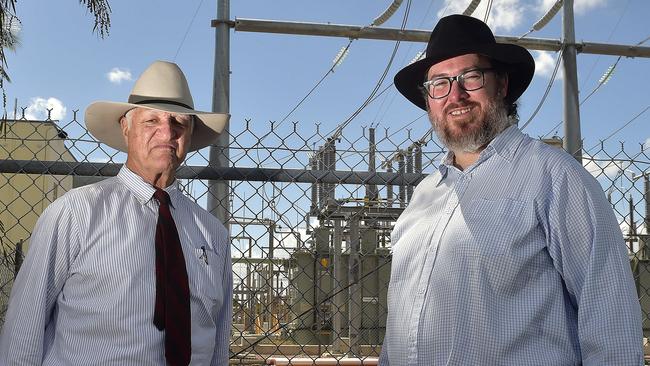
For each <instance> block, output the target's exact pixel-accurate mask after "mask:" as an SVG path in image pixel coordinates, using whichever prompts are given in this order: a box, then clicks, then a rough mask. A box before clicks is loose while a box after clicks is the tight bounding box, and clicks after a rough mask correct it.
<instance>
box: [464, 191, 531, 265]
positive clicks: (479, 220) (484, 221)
mask: <svg viewBox="0 0 650 366" xmlns="http://www.w3.org/2000/svg"><path fill="white" fill-rule="evenodd" d="M467 211H468V212H467V214H466V218H465V223H466V225H467V229H468V231H469V235H470V236H471V240H472V241H473V242H474V245H476V247H477V248H476V249H477V250H478V251H479V253H480V254H482V255H488V256H491V255H505V254H506V253H507V252H508V251H509V250H511V249H513V248H512V245H513V244H514V243H516V242H517V241H518V240H519V239H521V237H522V236H523V235H525V232H526V231H527V227H528V226H530V224H529V223H527V221H529V220H528V219H529V218H528V217H527V215H526V213H525V204H524V202H521V201H516V200H512V199H500V200H487V199H483V198H481V199H477V200H474V201H472V202H471V203H470V206H469V208H468V210H467Z"/></svg>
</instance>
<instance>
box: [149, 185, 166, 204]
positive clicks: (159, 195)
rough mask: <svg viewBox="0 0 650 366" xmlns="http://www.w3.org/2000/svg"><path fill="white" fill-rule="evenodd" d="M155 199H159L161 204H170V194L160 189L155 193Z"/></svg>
mask: <svg viewBox="0 0 650 366" xmlns="http://www.w3.org/2000/svg"><path fill="white" fill-rule="evenodd" d="M153 198H155V199H157V200H158V202H160V203H161V204H169V193H167V192H165V191H163V190H162V189H160V188H156V191H155V192H154V193H153Z"/></svg>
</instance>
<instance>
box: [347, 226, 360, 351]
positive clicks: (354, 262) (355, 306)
mask: <svg viewBox="0 0 650 366" xmlns="http://www.w3.org/2000/svg"><path fill="white" fill-rule="evenodd" d="M348 224H349V225H350V231H349V235H350V237H349V239H350V240H349V242H348V252H349V253H350V256H349V258H348V285H349V286H350V287H349V288H348V337H349V338H350V352H351V353H352V354H353V355H354V356H357V355H359V343H360V342H359V338H360V335H361V334H360V332H361V301H362V296H361V286H360V285H359V277H360V273H361V268H360V266H361V263H360V261H359V218H358V217H357V216H352V217H351V218H350V221H349V222H348Z"/></svg>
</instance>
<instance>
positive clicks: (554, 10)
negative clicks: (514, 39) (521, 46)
mask: <svg viewBox="0 0 650 366" xmlns="http://www.w3.org/2000/svg"><path fill="white" fill-rule="evenodd" d="M563 4H564V0H557V1H556V2H555V4H553V6H552V7H551V8H550V9H548V11H547V12H546V14H544V16H543V17H541V18H540V19H539V20H538V21H537V22H536V23H535V24H533V27H532V28H531V29H530V30H529V31H528V32H526V33H525V34H524V35H522V36H521V37H519V39H521V38H524V37H526V36H527V35H529V34H531V33H532V32H535V31H539V30H541V29H542V28H544V27H545V26H546V25H547V24H548V23H549V22H550V21H551V19H553V18H554V17H555V15H557V13H558V11H560V9H561V8H562V5H563Z"/></svg>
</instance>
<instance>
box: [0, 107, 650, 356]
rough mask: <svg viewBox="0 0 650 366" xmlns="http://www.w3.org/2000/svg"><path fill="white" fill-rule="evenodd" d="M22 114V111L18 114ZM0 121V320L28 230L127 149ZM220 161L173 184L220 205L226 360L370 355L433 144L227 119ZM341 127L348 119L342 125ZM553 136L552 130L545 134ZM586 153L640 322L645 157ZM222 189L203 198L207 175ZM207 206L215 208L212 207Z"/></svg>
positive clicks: (184, 172) (74, 130)
mask: <svg viewBox="0 0 650 366" xmlns="http://www.w3.org/2000/svg"><path fill="white" fill-rule="evenodd" d="M23 115H24V113H23ZM79 120H80V118H78V117H77V113H76V111H75V112H74V116H73V118H72V121H70V122H68V123H60V122H55V121H51V120H49V119H48V120H45V121H30V120H26V119H25V118H24V117H23V118H18V119H17V120H5V121H2V125H1V126H0V174H1V175H0V230H1V232H0V235H1V236H0V248H1V252H0V325H2V323H3V319H4V314H5V312H6V303H7V300H8V297H9V293H10V290H11V286H12V283H13V278H14V276H15V273H16V272H17V270H18V268H19V267H20V264H21V261H22V258H23V255H24V254H23V252H24V251H26V250H28V246H29V245H28V243H29V237H30V233H31V230H32V228H33V226H34V224H35V222H36V219H37V218H38V216H39V215H40V214H41V213H42V211H43V209H44V208H45V207H47V205H48V204H49V203H51V202H52V201H53V200H55V199H56V198H57V197H60V196H61V195H62V194H63V193H65V192H66V191H68V190H69V189H71V188H73V187H78V186H82V185H85V184H89V183H93V182H96V181H98V180H100V179H102V177H105V176H111V175H115V174H117V172H118V170H119V166H120V165H119V164H121V163H123V162H124V161H125V158H126V156H125V154H123V153H120V152H117V151H115V150H112V149H110V148H108V147H106V146H105V145H101V144H99V143H97V142H96V141H95V140H94V139H93V138H92V137H91V136H90V135H89V134H88V133H87V131H86V130H85V128H84V126H83V123H81V122H79ZM231 126H232V127H231V131H230V132H229V134H230V141H231V145H230V147H229V149H228V150H227V152H226V153H224V152H223V151H221V153H224V156H225V157H227V158H228V159H229V162H230V163H229V166H227V167H217V166H212V165H211V164H210V155H211V154H212V155H213V160H212V161H214V154H215V151H216V153H217V154H218V153H220V152H219V151H218V150H216V149H215V151H212V153H211V152H210V151H208V149H204V150H201V151H198V152H195V153H192V154H190V155H189V156H188V158H187V159H186V162H185V165H183V166H182V167H181V168H179V171H178V177H180V182H181V188H182V189H183V190H184V191H185V193H186V194H187V195H188V196H190V197H191V198H193V199H194V200H195V201H196V202H198V203H199V204H200V205H201V206H203V207H208V206H210V205H213V206H214V205H215V202H216V204H217V205H218V204H222V205H224V206H225V207H227V211H228V212H229V216H228V218H227V226H228V227H229V229H230V235H231V241H232V256H233V258H232V261H233V268H232V270H233V275H234V299H233V306H234V309H233V313H234V315H233V329H232V338H231V347H230V350H231V363H234V364H264V363H266V362H270V361H271V360H274V359H275V360H276V362H278V363H281V361H282V360H281V358H283V357H284V359H293V360H294V361H295V360H297V358H300V357H306V358H308V359H310V358H311V359H313V358H315V357H320V356H323V355H330V356H334V357H337V356H340V355H344V354H347V355H352V356H355V357H359V358H361V359H364V360H365V361H364V364H373V363H375V362H376V357H377V356H378V355H379V352H380V348H381V343H382V340H383V336H384V332H385V324H386V323H385V319H386V311H387V310H386V301H387V300H386V294H387V289H388V281H389V277H390V262H391V254H390V247H391V244H390V231H391V229H392V226H393V224H394V222H395V220H396V219H397V217H398V216H399V214H400V213H401V211H402V210H403V209H404V207H406V205H407V203H408V202H409V199H410V197H411V195H412V193H413V188H414V186H415V185H416V184H417V183H418V182H419V181H420V180H421V179H422V178H423V174H428V173H431V172H432V171H433V170H434V169H435V167H436V166H437V164H438V162H439V161H440V159H441V157H442V154H443V149H442V148H441V147H440V146H439V145H438V144H437V143H436V141H435V140H433V139H431V134H424V136H425V137H424V138H421V139H418V138H417V137H412V136H411V132H410V131H408V130H399V129H395V131H391V130H390V129H385V128H381V129H380V128H358V129H357V130H356V131H353V133H350V131H347V132H346V133H345V134H342V133H335V134H334V135H330V134H329V133H326V132H324V131H323V129H321V127H320V126H319V125H313V126H304V125H300V124H297V123H293V124H285V125H277V124H274V123H253V122H252V121H243V122H242V121H237V122H234V121H233V122H231ZM350 130H352V129H351V128H350ZM548 142H549V143H557V140H552V139H551V140H549V141H548ZM633 150H635V152H634V153H630V152H629V151H631V150H626V149H625V148H624V146H623V145H621V146H620V148H619V149H616V151H614V152H611V151H608V150H606V149H604V148H603V147H602V146H600V145H597V146H594V147H593V148H591V149H589V150H586V151H585V154H584V155H585V160H584V161H585V166H586V168H587V169H588V170H589V171H590V172H591V173H592V174H593V175H594V176H596V177H597V179H598V180H599V181H600V182H601V184H602V186H603V189H604V190H605V191H606V193H607V195H608V197H609V199H610V202H611V203H612V206H613V207H614V209H615V211H616V214H617V216H618V219H619V222H620V223H621V228H622V230H623V233H624V234H625V237H626V240H627V243H628V246H629V249H630V261H631V266H632V269H633V271H634V275H635V279H636V283H637V290H638V292H639V298H640V301H641V305H642V309H643V321H644V323H643V326H644V333H646V334H647V333H650V317H649V314H650V301H649V300H648V290H650V264H649V263H650V262H649V261H648V256H647V251H646V248H645V243H646V239H647V237H648V236H647V235H646V227H647V224H646V218H649V217H650V216H649V215H648V205H647V204H646V199H647V196H648V194H647V192H648V190H649V189H650V188H649V186H650V185H649V184H648V174H646V172H649V171H650V170H649V165H650V159H648V156H647V154H646V153H645V152H644V151H643V147H639V148H635V149H633ZM223 181H228V182H229V183H228V184H229V192H230V193H229V194H227V195H226V196H225V197H212V198H210V197H209V196H210V195H211V194H212V192H215V190H213V189H212V185H213V184H214V183H216V182H223ZM212 208H214V207H212Z"/></svg>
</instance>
